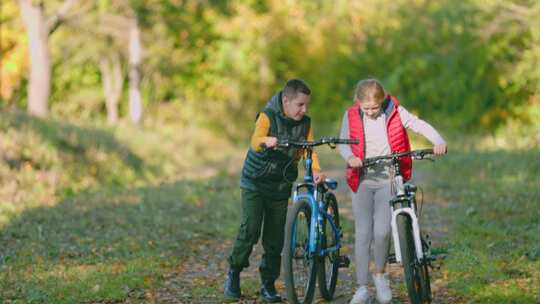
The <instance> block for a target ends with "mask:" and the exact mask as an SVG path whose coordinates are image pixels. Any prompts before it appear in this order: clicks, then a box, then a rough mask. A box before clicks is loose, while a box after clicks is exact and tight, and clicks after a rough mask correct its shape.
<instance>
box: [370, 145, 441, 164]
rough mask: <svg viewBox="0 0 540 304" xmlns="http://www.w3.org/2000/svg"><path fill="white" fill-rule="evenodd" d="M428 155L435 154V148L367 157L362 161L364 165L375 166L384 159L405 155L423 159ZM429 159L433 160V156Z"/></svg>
mask: <svg viewBox="0 0 540 304" xmlns="http://www.w3.org/2000/svg"><path fill="white" fill-rule="evenodd" d="M428 155H434V153H433V149H420V150H413V151H407V152H399V153H392V154H388V155H382V156H376V157H370V158H366V159H364V161H363V162H362V167H369V166H373V165H375V164H377V163H379V162H381V161H382V160H386V159H397V158H400V157H404V156H410V157H412V158H413V159H416V160H421V159H425V158H426V156H428ZM428 159H430V160H432V159H431V158H428Z"/></svg>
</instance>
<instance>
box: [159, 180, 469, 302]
mask: <svg viewBox="0 0 540 304" xmlns="http://www.w3.org/2000/svg"><path fill="white" fill-rule="evenodd" d="M328 175H330V176H340V175H342V174H341V172H337V171H336V172H328ZM420 177H421V174H420ZM421 179H422V178H420V179H418V178H417V180H421ZM338 182H339V183H340V187H339V188H340V189H339V190H338V191H337V196H338V200H339V201H340V202H342V203H341V205H340V213H341V215H342V216H343V217H346V218H348V219H350V220H351V221H352V220H353V218H352V208H351V205H350V199H349V193H348V189H347V188H346V184H345V182H344V181H343V180H339V181H338ZM440 208H441V206H440V205H438V204H436V203H435V204H434V203H430V204H427V203H426V204H425V205H424V207H423V217H422V226H423V229H424V231H426V232H428V233H429V234H430V235H431V236H432V241H433V243H434V246H435V247H436V246H438V245H439V246H440V244H441V243H443V242H444V238H445V235H446V233H447V231H446V225H445V223H444V222H443V221H442V218H441V216H440ZM353 242H354V237H353V235H351V233H348V234H346V235H345V239H344V243H345V246H346V247H348V248H349V250H348V255H349V257H350V258H351V260H352V259H353V250H352V249H353V248H354V243H353ZM231 244H232V240H206V241H204V242H201V243H200V244H199V245H198V248H197V249H196V252H195V253H194V254H193V255H192V256H191V257H190V258H188V259H187V260H186V261H185V262H184V263H183V264H182V266H181V267H180V268H179V269H177V271H175V272H174V273H170V274H168V275H167V277H166V278H165V284H164V286H163V287H162V288H161V289H160V290H158V291H157V293H156V294H157V298H156V302H158V303H223V302H225V300H224V299H223V296H222V294H223V282H224V279H225V273H226V271H227V266H228V265H227V263H226V260H227V256H228V254H229V252H230V248H231ZM261 251H262V248H261V246H260V244H259V245H257V246H256V248H255V250H254V253H253V254H252V256H251V259H250V261H251V266H250V267H249V268H248V269H246V270H244V271H243V272H242V292H243V297H242V299H241V300H240V301H239V302H237V303H261V300H260V299H259V291H258V290H259V278H258V270H257V266H258V262H259V261H260V258H261ZM346 251H347V250H346ZM388 272H389V274H390V280H391V286H392V288H393V295H394V299H393V301H392V303H408V300H407V295H406V291H405V287H404V284H403V282H402V276H403V271H402V268H401V267H399V266H398V265H396V264H393V265H389V266H388ZM445 273H446V272H445V270H444V265H443V267H442V268H441V269H439V270H434V271H432V272H431V277H432V281H431V282H432V283H431V285H432V292H433V297H434V300H433V303H456V302H458V299H456V298H455V297H453V296H452V295H451V294H449V292H448V289H447V279H446V275H445ZM355 281H356V280H355V276H354V263H351V267H349V268H347V269H340V277H339V280H338V286H337V290H336V293H335V298H334V300H333V301H332V303H349V301H350V299H351V297H352V295H353V293H354V291H355V288H356V284H355ZM276 285H277V288H278V290H279V291H280V293H281V294H282V295H285V290H284V284H283V281H282V280H281V279H280V280H278V282H277V283H276ZM369 288H370V291H371V294H372V298H371V299H370V302H369V303H377V301H376V300H375V299H374V296H373V295H374V294H375V290H374V288H373V287H372V286H370V287H369ZM324 302H325V301H324V300H323V299H322V298H320V297H317V300H316V303H324Z"/></svg>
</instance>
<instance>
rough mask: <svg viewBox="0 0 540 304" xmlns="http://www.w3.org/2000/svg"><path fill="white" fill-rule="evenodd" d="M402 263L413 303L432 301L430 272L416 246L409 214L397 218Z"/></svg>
mask: <svg viewBox="0 0 540 304" xmlns="http://www.w3.org/2000/svg"><path fill="white" fill-rule="evenodd" d="M397 226H398V234H399V246H400V251H401V264H402V265H403V270H404V272H405V282H406V285H407V291H408V293H409V299H410V300H411V303H413V304H420V303H421V304H423V303H431V288H430V287H429V272H428V269H427V265H426V264H425V263H421V262H420V261H419V260H418V258H417V256H416V250H415V247H414V237H413V230H412V224H411V219H410V217H409V216H407V215H403V214H401V215H398V218H397Z"/></svg>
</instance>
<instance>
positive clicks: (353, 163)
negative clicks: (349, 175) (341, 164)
mask: <svg viewBox="0 0 540 304" xmlns="http://www.w3.org/2000/svg"><path fill="white" fill-rule="evenodd" d="M347 164H348V165H349V167H351V168H360V167H362V165H363V164H362V160H361V159H360V158H358V157H356V156H351V157H349V159H348V160H347Z"/></svg>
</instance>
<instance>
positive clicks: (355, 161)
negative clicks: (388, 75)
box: [339, 79, 447, 304]
mask: <svg viewBox="0 0 540 304" xmlns="http://www.w3.org/2000/svg"><path fill="white" fill-rule="evenodd" d="M354 99H355V100H354V105H353V106H352V107H350V108H349V109H348V110H347V111H346V112H345V114H344V116H343V122H342V125H341V136H340V137H342V138H351V139H360V143H359V144H357V145H352V146H349V145H340V146H339V149H340V154H341V156H342V157H343V159H344V160H345V161H346V162H347V183H348V184H349V187H350V188H351V190H352V204H353V213H354V219H355V263H356V277H357V283H358V286H359V287H358V290H357V291H356V293H355V294H354V297H353V298H352V300H351V302H350V303H351V304H360V303H366V302H367V300H368V299H369V293H368V289H367V283H368V273H369V269H368V264H369V253H370V252H369V251H370V250H369V249H370V246H371V243H372V241H373V251H374V261H375V273H374V274H373V275H372V278H373V282H374V284H375V288H376V290H377V300H378V301H379V302H380V303H389V302H390V301H391V299H392V292H391V290H390V286H389V281H388V276H387V274H386V273H385V267H386V260H387V257H388V247H389V243H390V221H391V209H390V204H389V203H388V202H389V201H390V199H391V198H392V193H391V188H392V187H391V179H390V166H389V163H380V164H379V165H376V166H373V167H370V168H368V169H366V170H363V169H362V161H363V160H364V159H365V158H367V157H374V156H380V155H386V154H390V153H392V152H404V151H409V150H410V144H409V138H408V135H407V131H406V130H405V129H411V130H413V131H414V132H416V133H419V134H421V135H423V136H424V137H426V138H427V139H428V140H429V141H430V142H431V143H432V144H433V145H434V146H433V150H434V153H435V154H436V155H441V154H444V153H446V149H447V147H446V143H445V141H444V140H443V138H442V137H441V136H440V135H439V133H438V132H437V131H436V130H435V129H434V128H433V127H432V126H431V125H429V124H428V123H426V122H425V121H423V120H421V119H418V118H417V117H416V116H414V115H412V114H411V113H409V112H408V111H407V110H405V108H403V107H402V106H401V105H399V102H398V100H397V99H396V98H395V97H394V96H390V95H386V94H385V91H384V88H383V86H382V85H381V83H380V82H379V81H378V80H376V79H366V80H361V81H360V82H358V84H357V85H356V90H355V94H354ZM411 165H412V164H411V162H410V160H408V161H407V160H406V159H404V160H403V162H402V163H401V170H402V174H403V177H404V179H405V180H407V179H409V178H410V176H411Z"/></svg>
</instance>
